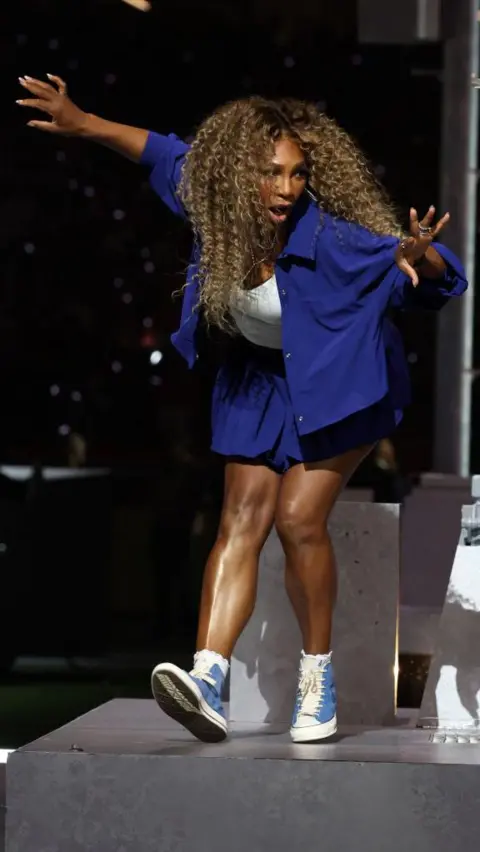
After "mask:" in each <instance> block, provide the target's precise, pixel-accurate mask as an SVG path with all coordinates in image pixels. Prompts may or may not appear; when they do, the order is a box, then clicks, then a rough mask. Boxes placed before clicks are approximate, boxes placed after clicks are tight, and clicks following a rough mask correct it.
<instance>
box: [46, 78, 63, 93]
mask: <svg viewBox="0 0 480 852" xmlns="http://www.w3.org/2000/svg"><path fill="white" fill-rule="evenodd" d="M47 77H48V79H49V80H52V82H53V83H55V85H56V86H58V91H59V93H60V94H61V95H66V94H67V84H66V82H65V80H62V78H61V77H57V75H56V74H47Z"/></svg>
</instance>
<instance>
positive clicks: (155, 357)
mask: <svg viewBox="0 0 480 852" xmlns="http://www.w3.org/2000/svg"><path fill="white" fill-rule="evenodd" d="M162 358H163V353H162V352H159V350H158V349H155V350H154V351H153V352H152V353H151V355H150V364H160V361H161V360H162Z"/></svg>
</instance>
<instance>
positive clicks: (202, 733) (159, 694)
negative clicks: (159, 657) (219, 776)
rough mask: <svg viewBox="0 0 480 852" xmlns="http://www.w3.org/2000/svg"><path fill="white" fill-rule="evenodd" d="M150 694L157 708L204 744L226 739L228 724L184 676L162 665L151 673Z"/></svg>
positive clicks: (187, 677) (171, 666)
mask: <svg viewBox="0 0 480 852" xmlns="http://www.w3.org/2000/svg"><path fill="white" fill-rule="evenodd" d="M151 683H152V693H153V697H154V699H155V701H156V702H157V704H158V706H159V707H160V709H161V710H163V712H164V713H166V714H167V716H170V718H171V719H175V721H176V722H178V723H179V724H180V725H182V726H183V727H184V728H186V729H187V731H190V733H191V734H193V736H194V737H196V738H197V740H200V741H201V742H203V743H219V742H222V741H223V740H225V739H226V737H227V723H226V721H225V719H223V718H222V716H220V714H219V713H216V712H215V710H212V708H211V707H210V706H209V705H208V704H207V702H206V701H205V699H204V697H203V695H202V693H201V692H200V690H199V688H198V687H197V686H196V684H195V683H193V682H192V681H191V680H190V678H189V676H188V675H187V673H186V672H184V671H183V670H182V669H180V668H178V667H177V666H174V665H173V664H162V665H161V666H158V667H157V668H156V669H154V670H153V672H152V680H151Z"/></svg>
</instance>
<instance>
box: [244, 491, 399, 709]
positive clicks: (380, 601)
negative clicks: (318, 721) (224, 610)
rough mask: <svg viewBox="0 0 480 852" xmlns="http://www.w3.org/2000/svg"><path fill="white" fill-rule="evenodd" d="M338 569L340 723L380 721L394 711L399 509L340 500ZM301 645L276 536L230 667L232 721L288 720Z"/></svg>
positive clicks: (335, 525) (335, 536)
mask: <svg viewBox="0 0 480 852" xmlns="http://www.w3.org/2000/svg"><path fill="white" fill-rule="evenodd" d="M330 531H331V535H332V540H333V545H334V548H335V553H336V557H337V564H338V572H339V593H338V605H337V611H336V616H335V625H334V637H333V650H334V661H335V671H336V679H337V690H338V696H339V717H340V720H341V723H343V724H347V725H348V724H357V725H385V724H391V723H392V722H393V720H394V716H395V710H396V672H395V669H396V660H397V629H398V585H399V561H400V556H399V551H400V507H399V506H397V505H390V504H379V503H353V502H339V503H338V504H337V506H336V508H335V510H334V513H333V515H332V519H331V523H330ZM301 647H302V641H301V637H300V632H299V629H298V626H297V623H296V621H295V618H294V616H293V613H292V610H291V606H290V603H289V601H288V598H287V595H286V592H285V589H284V557H283V552H282V549H281V546H280V542H279V540H278V537H277V535H276V533H272V534H271V535H270V538H269V539H268V541H267V543H266V545H265V547H264V550H263V553H262V556H261V563H260V580H259V588H258V598H257V606H256V610H255V613H254V615H253V617H252V619H251V621H250V623H249V625H248V626H247V628H246V630H245V631H244V633H243V634H242V636H241V638H240V640H239V642H238V643H237V647H236V649H235V653H234V657H233V659H232V666H231V681H230V714H231V718H232V720H234V721H238V722H249V723H264V722H267V723H275V724H276V723H282V724H288V722H289V721H290V718H291V714H292V708H293V701H294V693H295V689H296V682H297V671H298V664H299V656H300V651H301Z"/></svg>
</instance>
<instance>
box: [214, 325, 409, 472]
mask: <svg viewBox="0 0 480 852" xmlns="http://www.w3.org/2000/svg"><path fill="white" fill-rule="evenodd" d="M401 417H402V412H401V411H399V410H395V408H394V407H393V405H392V402H391V400H390V398H389V396H388V395H387V396H386V397H384V398H383V399H381V400H380V401H379V402H377V403H375V404H374V405H371V406H369V407H368V408H365V409H362V410H361V411H357V412H355V413H354V414H351V415H350V416H349V417H346V418H345V419H344V420H340V421H338V422H337V423H332V424H331V425H329V426H325V427H323V428H322V429H318V430H317V431H315V432H310V433H309V434H307V435H299V434H298V431H297V427H296V421H295V416H294V413H293V409H292V401H291V399H290V394H289V391H288V384H287V380H286V376H285V365H284V361H283V353H282V352H281V351H280V350H276V349H265V348H263V347H260V346H254V345H253V344H251V343H248V342H247V341H246V340H244V339H243V338H241V339H238V340H235V342H234V343H233V345H232V346H231V348H230V351H229V354H228V355H227V357H226V360H225V363H224V365H223V366H222V367H221V368H220V370H219V371H218V374H217V379H216V383H215V387H214V391H213V399H212V445H211V447H212V450H213V451H214V452H216V453H219V454H221V455H223V456H228V457H232V458H237V459H243V460H249V461H255V462H256V463H257V464H264V465H266V466H267V467H269V468H271V469H272V470H274V471H276V472H277V473H285V471H287V470H288V469H289V468H290V467H292V466H293V465H295V464H300V463H302V462H303V463H312V462H317V461H322V460H324V459H329V458H333V457H335V456H338V455H341V454H342V453H345V452H347V450H352V449H355V448H356V447H360V446H363V445H368V444H375V443H377V442H378V441H380V440H381V439H382V438H386V437H387V436H388V435H390V434H391V433H392V432H393V430H394V429H395V427H396V425H397V424H398V423H399V422H400V420H401Z"/></svg>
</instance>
